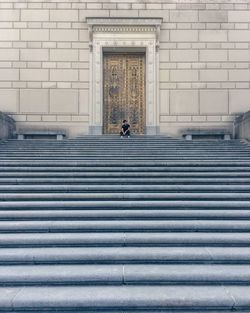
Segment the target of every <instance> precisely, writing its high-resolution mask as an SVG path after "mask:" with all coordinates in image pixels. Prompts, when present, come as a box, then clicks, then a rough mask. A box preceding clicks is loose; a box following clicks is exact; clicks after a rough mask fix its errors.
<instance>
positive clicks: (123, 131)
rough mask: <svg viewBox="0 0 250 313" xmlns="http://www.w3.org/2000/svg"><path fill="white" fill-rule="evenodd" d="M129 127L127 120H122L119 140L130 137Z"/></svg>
mask: <svg viewBox="0 0 250 313" xmlns="http://www.w3.org/2000/svg"><path fill="white" fill-rule="evenodd" d="M129 128H130V125H129V123H128V121H127V120H123V122H122V128H121V132H120V135H121V138H123V137H125V136H127V137H128V138H129V137H130V130H129Z"/></svg>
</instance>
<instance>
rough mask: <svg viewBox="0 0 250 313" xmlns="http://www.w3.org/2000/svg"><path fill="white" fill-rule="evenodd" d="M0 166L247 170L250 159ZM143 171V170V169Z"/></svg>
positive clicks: (11, 164)
mask: <svg viewBox="0 0 250 313" xmlns="http://www.w3.org/2000/svg"><path fill="white" fill-rule="evenodd" d="M0 166H1V168H0V169H2V168H6V167H12V168H13V167H27V166H28V167H29V168H32V167H33V168H39V167H48V168H49V167H52V168H53V170H54V169H55V168H58V167H65V169H64V170H65V171H67V168H70V170H71V169H72V166H75V167H76V166H77V167H81V169H82V168H83V167H85V168H89V167H90V166H91V167H93V169H95V167H96V168H99V169H102V170H103V169H104V168H107V170H109V168H110V169H111V168H113V170H112V171H114V170H121V169H123V171H124V170H126V171H127V170H128V169H130V168H131V169H132V170H133V169H135V170H137V171H138V167H140V168H145V167H146V168H147V167H151V169H153V167H155V168H156V171H157V167H158V168H159V167H160V168H162V167H168V168H170V167H171V168H172V169H171V170H174V171H176V170H177V169H179V170H180V168H183V169H185V170H187V169H191V168H192V169H194V171H195V168H198V170H201V169H202V168H203V170H206V169H210V168H211V167H212V170H214V171H215V170H216V169H218V170H222V169H224V168H225V169H229V168H231V167H232V168H233V170H234V169H235V170H236V169H237V170H238V169H240V168H244V170H248V171H249V169H250V161H240V160H239V161H230V160H228V161H217V162H215V161H214V160H213V161H202V159H201V160H192V161H178V160H177V161H176V160H175V161H167V160H166V161H157V162H154V161H145V160H144V161H134V160H131V161H130V160H124V161H121V159H117V160H115V161H110V160H109V161H108V160H106V159H101V160H99V161H90V160H88V161H72V160H70V159H69V160H68V161H65V160H64V161H61V160H58V161H57V160H54V161H41V160H34V161H32V162H31V161H8V160H6V161H1V162H0ZM144 171H145V170H144Z"/></svg>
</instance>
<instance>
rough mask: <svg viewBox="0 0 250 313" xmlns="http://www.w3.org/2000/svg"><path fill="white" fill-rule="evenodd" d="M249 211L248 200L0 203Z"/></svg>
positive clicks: (0, 204) (4, 205)
mask: <svg viewBox="0 0 250 313" xmlns="http://www.w3.org/2000/svg"><path fill="white" fill-rule="evenodd" d="M58 208H59V209H71V210H72V209H86V208H87V209H93V208H96V209H104V208H105V209H117V208H119V209H131V208H133V209H134V208H136V209H141V208H143V209H160V208H169V209H189V208H191V209H205V208H206V209H241V210H243V209H249V208H250V201H248V200H242V201H239V200H230V201H227V200H223V201H219V200H218V201H216V200H210V201H207V200H167V201H164V200H155V201H154V200H150V201H148V200H145V201H143V200H137V201H136V207H135V202H134V200H131V201H129V200H126V201H121V200H117V201H108V200H106V201H100V200H99V201H93V200H92V201H89V200H85V201H80V200H78V201H73V200H72V201H68V200H65V201H58V200H55V201H40V200H38V201H21V200H20V201H0V210H2V209H4V210H13V209H28V210H30V209H32V210H38V209H39V210H41V209H49V210H50V209H51V210H53V209H58Z"/></svg>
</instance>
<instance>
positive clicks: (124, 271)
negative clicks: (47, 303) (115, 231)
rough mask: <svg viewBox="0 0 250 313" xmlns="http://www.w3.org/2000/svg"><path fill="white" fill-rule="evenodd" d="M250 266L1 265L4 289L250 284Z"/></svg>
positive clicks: (0, 284) (0, 281)
mask: <svg viewBox="0 0 250 313" xmlns="http://www.w3.org/2000/svg"><path fill="white" fill-rule="evenodd" d="M249 283H250V267H249V266H248V265H228V264H223V265H220V264H216V265H215V264H213V265H211V264H202V265H199V264H197V265H192V264H188V265H183V264H178V265H171V264H168V265H165V264H164V265H163V264H157V265H152V264H141V265H132V264H126V265H115V264H112V265H77V264H76V265H53V266H48V265H26V266H24V265H23V266H22V265H19V266H18V265H12V266H3V265H1V266H0V286H32V285H33V286H53V285H56V286H67V285H75V286H76V285H97V284H98V285H103V286H105V285H111V284H112V285H135V284H136V285H145V284H147V285H150V284H158V285H163V284H167V285H175V286H176V285H184V284H188V285H197V284H198V285H206V286H207V285H221V284H224V285H236V284H237V285H246V284H249Z"/></svg>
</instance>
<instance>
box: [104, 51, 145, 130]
mask: <svg viewBox="0 0 250 313" xmlns="http://www.w3.org/2000/svg"><path fill="white" fill-rule="evenodd" d="M103 81H104V86H103V89H104V90H103V91H104V92H103V97H104V100H103V101H104V112H103V113H104V114H103V127H104V133H105V134H118V133H119V131H120V128H121V124H122V120H125V119H126V120H128V122H129V124H130V126H131V131H132V133H135V134H143V133H144V129H145V116H146V115H145V113H146V112H145V55H144V54H104V60H103Z"/></svg>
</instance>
